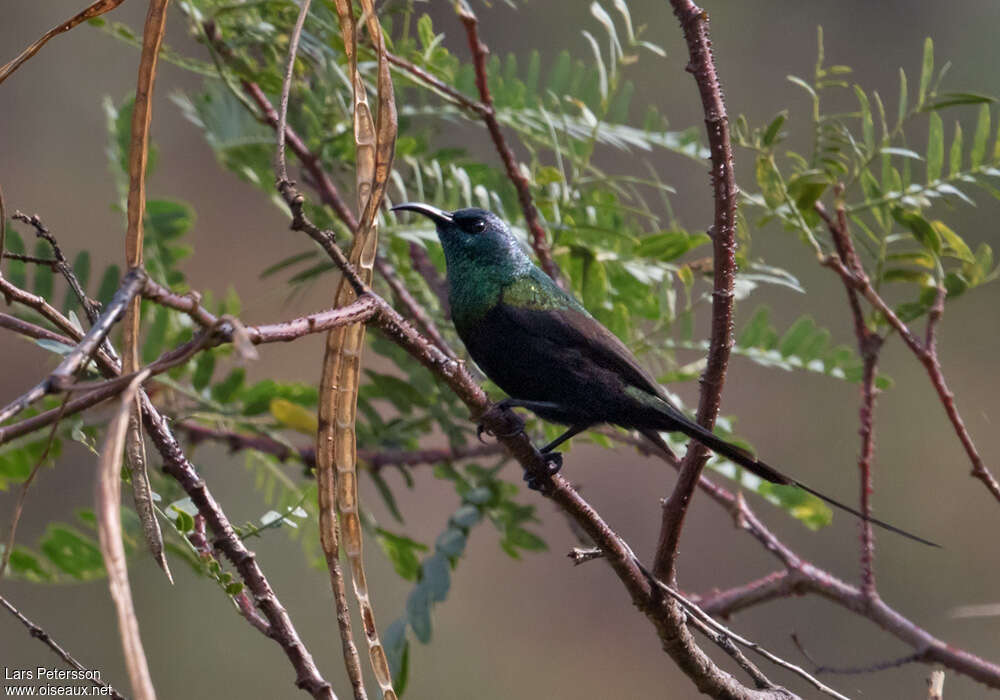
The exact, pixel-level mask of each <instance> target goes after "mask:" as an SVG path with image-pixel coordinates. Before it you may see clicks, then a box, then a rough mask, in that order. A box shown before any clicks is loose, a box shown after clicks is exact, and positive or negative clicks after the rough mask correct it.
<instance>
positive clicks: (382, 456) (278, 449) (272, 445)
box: [177, 420, 504, 471]
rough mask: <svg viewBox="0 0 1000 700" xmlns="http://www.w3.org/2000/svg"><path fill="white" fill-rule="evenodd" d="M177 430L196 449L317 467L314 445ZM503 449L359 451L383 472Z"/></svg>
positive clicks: (184, 424)
mask: <svg viewBox="0 0 1000 700" xmlns="http://www.w3.org/2000/svg"><path fill="white" fill-rule="evenodd" d="M177 427H178V428H179V429H180V430H182V431H183V432H185V433H186V434H187V436H188V439H189V440H190V441H191V442H192V443H193V444H195V445H197V444H198V443H199V442H203V441H205V440H212V441H215V442H222V443H225V444H226V446H227V447H229V449H230V451H232V452H239V451H242V450H255V451H257V452H263V453H264V454H269V455H271V456H272V457H276V458H277V459H279V460H280V461H284V460H286V459H289V458H292V457H294V458H296V459H299V460H301V461H302V462H303V464H305V465H306V466H307V467H308V468H310V469H311V468H313V467H315V466H316V448H315V447H314V446H312V445H309V446H305V445H302V446H299V447H289V446H288V445H287V444H286V443H284V442H281V441H279V440H275V439H274V438H271V437H268V436H266V435H248V434H245V433H239V432H235V431H232V430H225V429H222V428H211V427H208V426H205V425H202V424H200V423H195V422H194V421H190V420H185V421H180V422H178V424H177ZM503 451H504V450H503V446H502V445H499V444H489V445H478V444H474V443H473V444H470V445H463V446H461V447H455V448H451V447H438V448H428V449H422V450H366V449H364V448H361V449H359V450H358V458H359V459H360V460H361V461H362V462H364V463H365V464H366V465H367V467H368V468H369V469H371V470H372V471H380V470H382V469H384V468H385V467H416V466H421V465H425V464H439V463H441V462H454V461H458V460H462V459H475V458H477V457H489V456H493V455H499V454H503Z"/></svg>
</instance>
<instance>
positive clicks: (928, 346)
mask: <svg viewBox="0 0 1000 700" xmlns="http://www.w3.org/2000/svg"><path fill="white" fill-rule="evenodd" d="M815 209H816V212H817V213H818V214H819V215H820V217H821V218H822V219H823V221H824V222H825V223H826V224H827V228H829V229H830V233H831V235H832V236H833V237H834V239H835V240H837V239H838V238H839V239H841V240H843V239H846V240H850V234H849V233H848V232H847V230H846V228H845V227H846V222H845V223H844V224H843V226H844V228H842V224H841V222H839V221H835V220H834V219H832V218H831V217H830V216H829V214H828V213H827V212H826V210H825V209H824V208H823V205H822V204H820V203H817V204H816V205H815ZM842 230H843V233H841V231H842ZM855 261H856V257H855ZM822 263H823V264H824V265H825V266H827V267H829V268H830V269H832V270H833V271H834V272H836V273H837V274H838V275H840V278H841V280H843V282H844V285H845V286H847V287H849V288H850V289H853V290H855V291H856V293H857V294H860V295H861V296H863V297H864V298H865V299H866V300H867V301H868V303H869V304H871V306H872V308H874V309H875V310H876V311H877V312H878V313H879V314H880V315H881V316H882V317H883V318H884V319H885V320H886V322H887V323H888V324H889V325H890V326H891V327H892V329H893V330H895V331H896V332H897V333H899V337H900V338H902V340H903V343H905V344H906V347H908V348H909V349H910V351H911V352H912V353H913V354H914V355H915V356H916V358H917V359H918V360H919V361H920V363H921V364H922V365H923V366H924V368H925V369H926V370H927V375H928V377H929V378H930V380H931V384H932V385H933V386H934V390H935V391H936V392H937V395H938V400H939V401H940V402H941V405H942V406H943V407H944V410H945V413H946V414H947V415H948V420H949V421H951V425H952V428H953V429H954V431H955V434H956V435H957V436H958V439H959V441H960V442H961V443H962V447H963V448H964V449H965V453H966V455H967V456H968V458H969V461H970V462H971V463H972V476H973V477H975V478H976V479H979V480H980V481H982V482H983V484H984V485H985V486H986V488H987V490H988V491H989V492H990V493H991V494H992V495H993V497H994V498H995V499H996V500H998V501H1000V482H998V481H997V480H996V477H994V476H993V473H992V472H991V471H990V470H989V469H988V468H987V466H986V464H985V462H983V458H982V456H980V454H979V450H978V449H976V444H975V443H974V442H973V441H972V436H971V435H970V434H969V430H968V428H966V427H965V421H963V420H962V416H961V414H960V413H959V412H958V406H957V405H956V404H955V395H954V394H953V393H952V392H951V390H950V389H949V388H948V383H947V382H946V381H945V378H944V371H943V370H942V368H941V362H940V359H939V358H938V354H937V344H936V340H935V339H936V329H937V323H938V321H940V319H941V315H942V313H943V312H944V299H945V290H944V289H943V288H941V287H939V288H938V293H937V297H936V298H935V300H934V304H933V305H932V306H931V309H930V311H929V313H928V317H927V331H926V337H925V339H924V340H923V341H921V340H920V338H918V337H917V336H916V335H915V334H914V333H913V332H912V331H911V330H910V328H909V326H907V325H906V324H905V323H904V322H903V320H902V319H901V318H899V316H897V315H896V313H895V312H894V311H893V310H892V309H891V308H890V307H889V305H888V304H887V303H886V302H885V300H884V299H882V297H881V296H880V295H879V293H878V292H877V291H876V290H875V288H874V287H873V286H872V284H871V281H870V280H869V279H868V276H867V275H866V274H865V272H864V269H863V268H862V267H861V265H860V263H857V262H855V264H853V265H846V264H845V263H844V262H843V261H842V260H841V259H840V258H839V257H836V256H833V255H831V256H828V257H826V258H825V259H823V260H822Z"/></svg>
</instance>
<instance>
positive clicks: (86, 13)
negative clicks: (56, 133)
mask: <svg viewBox="0 0 1000 700" xmlns="http://www.w3.org/2000/svg"><path fill="white" fill-rule="evenodd" d="M123 1H124V0H97V2H95V3H93V4H92V5H90V6H89V7H87V8H86V9H84V10H82V11H80V12H78V13H76V14H75V15H73V16H72V17H70V18H69V19H68V20H66V21H65V22H63V23H62V24H60V25H59V26H56V27H53V28H52V29H50V30H49V31H47V32H45V34H43V35H42V36H41V37H40V38H39V39H37V40H36V41H35V42H34V43H32V44H31V45H30V46H28V48H26V49H25V50H24V51H22V52H21V53H20V54H18V55H17V57H16V58H15V59H14V60H12V61H10V62H9V63H7V64H6V65H5V66H3V67H2V68H0V83H2V82H3V81H5V80H6V79H7V78H9V77H10V74H11V73H13V72H14V71H16V70H17V69H18V68H20V67H21V66H22V65H23V64H24V63H25V62H26V61H27V60H28V59H30V58H31V57H32V56H34V55H35V54H36V53H38V51H39V49H41V48H42V47H43V46H45V44H46V42H48V40H49V39H51V38H52V37H54V36H56V35H57V34H62V33H63V32H68V31H69V30H70V29H72V28H73V27H75V26H77V25H78V24H80V23H81V22H86V21H87V20H88V19H93V18H94V17H100V16H101V15H103V14H105V13H106V12H110V11H111V10H113V9H115V8H116V7H118V6H119V5H121V4H122V2H123Z"/></svg>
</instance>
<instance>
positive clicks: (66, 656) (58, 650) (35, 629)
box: [0, 596, 126, 700]
mask: <svg viewBox="0 0 1000 700" xmlns="http://www.w3.org/2000/svg"><path fill="white" fill-rule="evenodd" d="M0 606H3V607H4V608H5V609H6V610H7V612H9V613H10V614H11V615H13V616H14V617H15V618H17V621H18V622H20V623H21V624H22V625H24V626H25V627H26V628H27V629H28V634H30V635H31V636H32V637H34V638H35V639H37V640H38V641H40V642H41V643H42V644H44V645H45V646H47V647H48V648H49V649H51V650H52V651H53V652H55V654H56V656H58V657H59V658H60V659H62V660H63V661H64V662H65V663H66V665H67V666H69V667H70V668H73V669H76V670H77V671H81V672H83V673H86V674H87V676H90V675H92V674H89V673H87V672H88V671H89V670H90V669H88V668H87V667H86V666H84V665H83V664H81V663H80V662H79V661H77V660H76V659H74V658H73V657H72V656H71V655H70V653H69V652H68V651H66V650H65V649H63V648H62V646H61V645H60V644H59V643H58V642H56V640H54V639H53V638H52V637H51V636H50V635H49V633H48V632H46V631H45V630H44V629H42V628H41V627H39V626H38V625H36V624H35V623H34V622H32V621H31V620H29V619H28V618H27V617H25V616H24V614H23V613H21V611H20V610H18V609H17V608H15V607H14V606H13V604H12V603H11V602H10V601H9V600H7V599H6V598H4V597H3V596H0ZM87 680H88V681H90V683H91V684H93V686H94V687H95V688H101V689H106V690H104V692H105V693H107V695H108V697H111V698H115V700H126V699H125V696H124V695H122V694H121V693H119V692H118V691H117V690H115V689H114V688H113V687H112V686H111V685H110V684H109V683H105V682H104V681H102V680H101V679H100V678H92V677H88V678H87Z"/></svg>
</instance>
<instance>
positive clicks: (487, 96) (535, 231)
mask: <svg viewBox="0 0 1000 700" xmlns="http://www.w3.org/2000/svg"><path fill="white" fill-rule="evenodd" d="M456 7H457V9H458V17H459V19H461V20H462V24H463V25H464V26H465V35H466V38H467V39H468V42H469V51H470V52H471V53H472V61H473V65H474V66H475V70H476V88H477V89H478V90H479V100H480V105H481V108H473V109H474V111H476V112H477V113H478V114H479V115H480V117H482V120H483V123H485V124H486V128H487V129H488V130H489V132H490V138H491V139H492V140H493V145H494V146H495V147H496V150H497V153H498V154H499V155H500V160H502V161H503V166H504V170H505V171H506V172H507V179H509V180H510V181H511V183H512V184H513V185H514V189H515V190H517V201H518V202H519V203H520V205H521V211H522V213H523V214H524V221H525V223H526V224H527V225H528V230H529V231H530V232H531V247H532V248H533V249H534V251H535V255H536V256H538V262H539V264H540V265H541V266H542V269H543V270H545V272H546V274H548V276H549V277H551V278H552V279H553V280H555V281H556V282H560V283H562V276H561V275H560V274H559V266H558V265H556V261H555V260H554V259H553V258H552V250H551V249H550V247H549V242H548V235H547V234H546V232H545V229H544V228H543V227H542V222H541V220H540V218H539V215H538V209H537V208H536V207H535V201H534V199H533V198H532V196H531V185H530V183H529V182H528V178H527V177H525V175H524V173H522V172H521V168H520V166H519V165H518V164H517V159H516V158H515V157H514V152H513V151H512V150H511V148H510V146H509V145H508V144H507V139H506V138H505V137H504V135H503V131H502V130H501V129H500V122H498V121H497V117H496V110H495V109H494V107H493V95H492V93H490V85H489V80H488V78H487V70H486V61H487V57H488V56H489V53H490V50H489V48H488V47H487V46H486V44H484V43H483V41H482V40H481V39H480V38H479V20H478V19H477V18H476V15H475V13H473V11H472V8H470V7H469V5H468V3H466V2H464V0H463V1H462V2H459V3H456Z"/></svg>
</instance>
